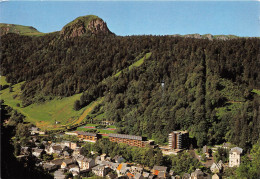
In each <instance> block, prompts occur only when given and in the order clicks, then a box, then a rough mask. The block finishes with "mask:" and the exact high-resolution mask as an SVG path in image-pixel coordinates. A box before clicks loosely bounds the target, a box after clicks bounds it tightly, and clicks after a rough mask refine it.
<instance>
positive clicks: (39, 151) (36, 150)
mask: <svg viewBox="0 0 260 179" xmlns="http://www.w3.org/2000/svg"><path fill="white" fill-rule="evenodd" d="M42 151H43V149H38V148H34V149H33V152H36V153H41V152H42Z"/></svg>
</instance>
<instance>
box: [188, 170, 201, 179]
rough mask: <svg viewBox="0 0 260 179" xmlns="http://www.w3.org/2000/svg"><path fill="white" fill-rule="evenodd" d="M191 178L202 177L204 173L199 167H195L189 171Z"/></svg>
mask: <svg viewBox="0 0 260 179" xmlns="http://www.w3.org/2000/svg"><path fill="white" fill-rule="evenodd" d="M191 179H204V173H203V172H202V171H201V169H196V170H195V171H194V172H192V173H191Z"/></svg>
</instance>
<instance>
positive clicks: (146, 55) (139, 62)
mask: <svg viewBox="0 0 260 179" xmlns="http://www.w3.org/2000/svg"><path fill="white" fill-rule="evenodd" d="M151 55H152V52H149V53H146V54H145V56H144V57H143V58H141V59H140V60H137V61H136V62H135V63H133V64H132V65H130V66H129V67H128V69H129V70H131V69H132V68H133V67H139V66H141V65H142V64H143V63H144V60H145V59H149V58H150V57H151ZM122 71H123V70H121V71H119V72H118V73H116V74H115V75H114V76H115V77H117V76H119V75H120V74H121V72H122Z"/></svg>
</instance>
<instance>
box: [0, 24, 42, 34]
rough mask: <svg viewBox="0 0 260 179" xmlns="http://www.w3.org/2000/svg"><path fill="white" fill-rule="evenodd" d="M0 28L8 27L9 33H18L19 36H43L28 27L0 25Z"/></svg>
mask: <svg viewBox="0 0 260 179" xmlns="http://www.w3.org/2000/svg"><path fill="white" fill-rule="evenodd" d="M0 27H9V28H10V30H9V32H10V33H18V34H20V35H32V36H40V35H44V33H41V32H39V31H38V30H37V29H35V28H33V27H30V26H23V25H16V24H3V23H0Z"/></svg>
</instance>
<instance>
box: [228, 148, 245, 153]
mask: <svg viewBox="0 0 260 179" xmlns="http://www.w3.org/2000/svg"><path fill="white" fill-rule="evenodd" d="M232 152H236V153H238V154H241V153H242V152H243V149H241V148H240V147H234V148H232V149H231V150H230V153H232Z"/></svg>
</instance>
